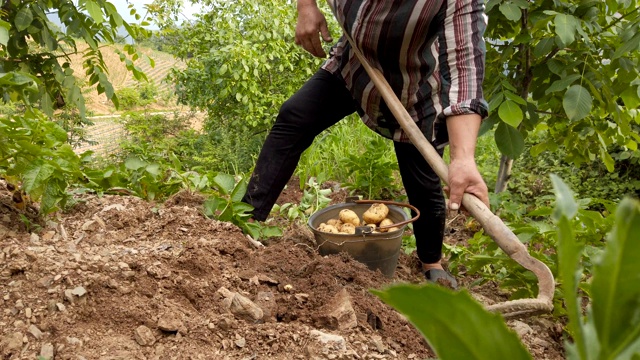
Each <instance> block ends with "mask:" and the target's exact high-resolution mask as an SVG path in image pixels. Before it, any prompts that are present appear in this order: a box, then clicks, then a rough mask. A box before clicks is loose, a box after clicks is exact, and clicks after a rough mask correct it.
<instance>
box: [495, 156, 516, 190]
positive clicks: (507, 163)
mask: <svg viewBox="0 0 640 360" xmlns="http://www.w3.org/2000/svg"><path fill="white" fill-rule="evenodd" d="M512 167H513V159H509V157H507V156H506V155H502V157H501V158H500V169H499V170H498V178H497V179H496V189H495V193H496V194H498V193H501V192H503V191H505V190H507V184H508V183H509V178H511V168H512Z"/></svg>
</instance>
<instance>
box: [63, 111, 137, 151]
mask: <svg viewBox="0 0 640 360" xmlns="http://www.w3.org/2000/svg"><path fill="white" fill-rule="evenodd" d="M118 118H119V116H115V117H100V118H92V119H91V121H93V123H94V124H93V125H92V126H89V127H88V128H87V129H86V135H85V137H86V139H87V140H89V141H90V142H91V143H83V144H82V145H81V146H79V147H77V148H76V149H75V151H76V153H78V154H80V153H83V152H85V151H88V150H91V151H93V152H94V153H95V154H96V155H98V156H102V157H106V156H109V155H116V154H119V153H120V151H121V149H120V143H121V142H122V140H123V139H124V138H126V136H127V132H126V131H125V129H124V126H122V124H121V123H119V122H118V121H117V119H118Z"/></svg>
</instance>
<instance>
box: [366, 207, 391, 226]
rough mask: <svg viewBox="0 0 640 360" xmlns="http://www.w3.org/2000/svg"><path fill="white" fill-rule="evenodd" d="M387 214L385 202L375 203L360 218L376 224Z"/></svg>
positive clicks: (387, 209)
mask: <svg viewBox="0 0 640 360" xmlns="http://www.w3.org/2000/svg"><path fill="white" fill-rule="evenodd" d="M387 215H389V208H388V207H387V205H385V204H380V203H375V204H373V205H371V207H370V208H369V209H367V211H365V212H364V214H362V220H364V222H365V223H367V224H377V223H379V222H380V221H382V220H383V219H384V218H386V217H387Z"/></svg>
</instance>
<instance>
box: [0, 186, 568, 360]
mask: <svg viewBox="0 0 640 360" xmlns="http://www.w3.org/2000/svg"><path fill="white" fill-rule="evenodd" d="M297 184H298V182H297V180H296V179H294V180H292V181H291V182H290V184H289V186H288V187H287V189H285V191H284V192H283V193H282V195H281V197H280V198H279V200H278V202H279V203H281V204H282V203H287V202H291V203H296V202H299V201H300V198H301V196H302V193H301V192H300V190H299V189H298V185H297ZM327 186H333V184H328V185H327ZM345 196H346V192H345V191H344V190H340V191H337V192H334V195H333V202H334V203H339V202H342V201H344V198H345ZM78 200H79V203H78V204H77V205H76V206H74V207H73V208H72V209H71V210H70V211H68V212H65V213H60V214H57V215H56V217H55V219H53V220H49V221H47V222H46V223H42V224H40V225H37V224H38V222H37V220H36V219H35V218H33V217H31V215H29V214H30V213H29V211H26V210H17V209H16V208H15V207H14V206H13V205H12V201H11V193H10V192H9V191H7V190H6V189H5V184H4V183H3V182H2V181H0V305H1V306H0V308H1V309H2V313H0V358H2V359H35V358H36V357H37V356H42V357H43V358H45V359H51V358H55V359H425V358H430V357H434V354H433V352H432V351H431V350H430V349H429V346H428V345H427V343H426V342H425V341H424V340H423V338H422V337H421V335H420V334H419V333H418V332H417V331H416V330H415V329H414V328H413V327H412V326H411V325H410V324H409V323H408V322H407V321H406V320H405V319H404V318H403V317H402V316H400V315H399V314H398V313H397V312H395V311H394V310H393V309H392V308H390V307H389V306H387V305H385V304H383V303H382V302H381V301H380V300H378V299H377V298H376V297H374V296H373V295H371V294H370V293H369V292H368V289H372V288H382V287H384V286H386V285H389V284H390V283H393V282H411V283H420V282H422V281H423V280H422V279H423V278H422V277H421V274H420V273H419V271H418V269H419V263H418V261H417V259H416V257H415V255H414V254H409V255H406V254H404V253H403V254H401V257H400V260H399V263H398V267H397V269H396V272H395V275H394V278H393V279H388V278H386V277H384V276H383V275H382V274H381V273H379V272H373V271H371V270H369V269H368V268H367V267H366V266H364V265H362V264H360V263H358V262H356V261H354V260H353V259H351V258H350V257H349V256H347V255H344V254H340V255H331V256H325V257H322V256H320V255H319V254H318V253H317V252H316V251H315V250H314V249H315V248H314V246H315V242H314V239H313V235H312V233H311V232H310V231H309V230H308V229H306V228H305V227H303V226H301V225H288V226H287V228H286V229H285V234H284V236H283V237H282V238H278V239H275V240H271V241H269V242H268V243H267V244H266V246H264V247H261V248H255V247H254V245H252V243H251V242H250V241H248V240H247V238H246V237H245V236H244V235H243V233H242V232H241V231H240V229H239V228H237V227H236V226H234V225H232V224H230V223H224V222H220V221H216V220H212V219H208V218H206V217H205V216H203V215H202V213H201V211H200V207H201V204H202V201H203V198H202V196H200V195H198V194H191V193H187V192H182V193H179V194H176V195H174V196H173V197H172V198H170V199H169V200H168V201H166V202H165V203H163V204H156V203H150V202H146V201H144V200H141V199H138V198H133V197H125V196H103V197H98V196H93V195H84V196H82V197H80V198H78ZM20 215H23V219H29V218H31V219H32V220H30V221H25V220H21V216H20ZM450 226H451V230H450V231H447V234H449V235H448V237H447V239H446V241H448V242H453V243H460V242H463V241H465V240H466V239H468V238H469V237H470V236H472V235H473V234H472V233H470V232H469V230H468V229H466V228H465V227H464V219H456V220H454V221H453V222H452V223H451V224H450ZM459 280H460V282H461V284H462V286H463V287H469V288H468V290H469V291H470V292H471V293H472V294H474V296H476V298H478V299H480V300H482V301H484V302H486V303H491V302H495V301H502V300H504V296H505V295H504V294H503V293H502V292H501V290H499V289H498V288H497V287H496V286H495V284H490V283H489V284H484V285H482V286H479V287H478V286H476V287H471V284H472V282H473V281H474V279H467V278H462V279H459ZM508 324H509V325H510V326H511V327H512V328H513V329H514V330H515V331H516V332H517V333H518V334H519V335H520V336H521V338H522V339H523V342H524V343H525V345H526V346H527V348H528V349H529V350H530V352H531V353H532V355H533V356H534V358H536V359H562V358H564V354H563V351H562V327H561V326H559V325H558V324H557V323H555V322H554V321H553V318H551V317H531V318H526V319H520V320H510V321H509V322H508ZM496 345H498V346H499V344H496Z"/></svg>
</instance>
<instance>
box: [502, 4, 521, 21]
mask: <svg viewBox="0 0 640 360" xmlns="http://www.w3.org/2000/svg"><path fill="white" fill-rule="evenodd" d="M500 12H501V13H502V14H503V15H504V16H505V17H506V18H507V19H509V20H511V21H518V20H520V17H521V16H522V12H521V11H520V8H519V7H518V6H517V5H515V4H513V3H510V2H505V3H502V4H500Z"/></svg>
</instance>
